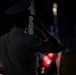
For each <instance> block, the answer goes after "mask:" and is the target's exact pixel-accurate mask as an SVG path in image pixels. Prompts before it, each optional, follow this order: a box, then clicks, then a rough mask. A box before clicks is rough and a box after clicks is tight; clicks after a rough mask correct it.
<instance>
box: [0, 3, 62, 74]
mask: <svg viewBox="0 0 76 75" xmlns="http://www.w3.org/2000/svg"><path fill="white" fill-rule="evenodd" d="M22 6H23V7H24V8H23V7H22ZM29 6H30V4H28V5H24V3H20V4H19V5H16V6H14V7H13V8H11V9H13V10H12V12H11V13H12V14H14V13H15V12H20V10H21V11H22V10H24V9H27V8H26V7H29ZM16 7H18V8H19V7H20V8H19V9H20V10H19V9H17V8H16ZM15 9H17V10H15ZM9 11H10V10H9ZM8 13H9V12H8ZM9 14H10V13H9ZM54 47H56V45H54V44H53V43H51V42H44V41H41V40H40V39H39V38H38V37H37V36H34V35H30V34H27V33H24V30H23V29H21V28H18V27H13V28H12V30H11V31H10V32H9V33H7V34H5V35H4V36H2V37H1V38H0V61H1V63H2V66H3V70H4V75H36V74H37V64H36V63H37V61H36V58H37V54H38V52H42V53H49V52H53V50H54V49H55V48H54ZM60 49H61V46H60V48H59V50H58V51H60ZM58 51H56V52H58ZM54 52H55V50H54Z"/></svg>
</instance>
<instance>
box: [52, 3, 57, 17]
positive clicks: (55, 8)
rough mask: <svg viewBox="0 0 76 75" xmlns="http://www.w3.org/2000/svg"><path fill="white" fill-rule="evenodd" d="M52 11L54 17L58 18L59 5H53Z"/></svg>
mask: <svg viewBox="0 0 76 75" xmlns="http://www.w3.org/2000/svg"><path fill="white" fill-rule="evenodd" d="M52 11H53V14H54V16H56V15H57V3H53V9H52Z"/></svg>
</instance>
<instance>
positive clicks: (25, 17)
mask: <svg viewBox="0 0 76 75" xmlns="http://www.w3.org/2000/svg"><path fill="white" fill-rule="evenodd" d="M30 6H31V3H30V2H25V1H24V2H21V3H18V4H16V5H14V6H12V7H10V8H9V9H7V11H6V14H7V15H8V16H9V17H10V19H11V20H12V22H13V23H14V26H16V27H20V28H27V27H28V24H29V16H30V9H29V7H30Z"/></svg>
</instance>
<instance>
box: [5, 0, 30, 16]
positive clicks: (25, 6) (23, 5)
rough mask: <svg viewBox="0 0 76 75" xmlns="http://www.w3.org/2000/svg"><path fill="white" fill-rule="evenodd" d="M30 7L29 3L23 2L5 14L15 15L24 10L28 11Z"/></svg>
mask: <svg viewBox="0 0 76 75" xmlns="http://www.w3.org/2000/svg"><path fill="white" fill-rule="evenodd" d="M30 7H31V2H30V1H23V2H21V3H18V4H16V5H14V6H12V7H10V8H9V9H7V10H6V14H8V15H12V14H17V13H20V12H23V11H24V10H27V9H29V8H30Z"/></svg>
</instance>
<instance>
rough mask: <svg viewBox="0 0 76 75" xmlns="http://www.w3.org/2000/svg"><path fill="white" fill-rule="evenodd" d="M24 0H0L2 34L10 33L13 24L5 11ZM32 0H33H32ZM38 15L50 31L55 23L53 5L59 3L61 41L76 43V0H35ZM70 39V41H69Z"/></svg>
mask: <svg viewBox="0 0 76 75" xmlns="http://www.w3.org/2000/svg"><path fill="white" fill-rule="evenodd" d="M21 1H24V0H0V36H2V35H4V34H6V33H8V32H9V31H10V30H11V28H12V26H13V24H12V22H11V21H10V19H9V17H8V16H7V15H6V14H5V11H6V10H7V9H8V8H9V7H10V6H12V5H14V4H16V3H18V2H21ZM27 1H29V0H27ZM31 1H32V0H31ZM34 1H35V12H36V16H37V17H38V18H39V19H40V20H41V21H42V22H43V24H44V25H45V27H46V28H47V29H48V30H49V31H50V25H54V20H53V13H52V5H53V3H54V2H56V3H57V4H58V15H57V23H58V29H59V33H58V36H59V37H60V38H59V39H60V41H61V43H62V44H64V45H68V46H72V47H73V46H74V45H75V38H76V37H75V36H76V35H75V24H76V2H75V0H71V1H70V0H34ZM69 41H70V42H69Z"/></svg>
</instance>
